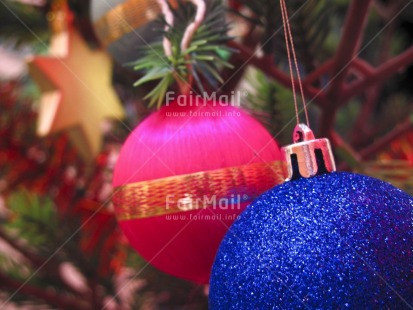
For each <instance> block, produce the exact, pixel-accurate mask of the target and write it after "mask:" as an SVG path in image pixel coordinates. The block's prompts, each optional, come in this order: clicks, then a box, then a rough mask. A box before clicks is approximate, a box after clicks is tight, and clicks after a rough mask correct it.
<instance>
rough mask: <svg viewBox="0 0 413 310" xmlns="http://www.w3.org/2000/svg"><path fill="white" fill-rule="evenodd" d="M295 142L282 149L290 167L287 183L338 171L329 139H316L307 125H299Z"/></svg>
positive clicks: (295, 129)
mask: <svg viewBox="0 0 413 310" xmlns="http://www.w3.org/2000/svg"><path fill="white" fill-rule="evenodd" d="M293 141H294V143H293V144H290V145H287V146H285V147H283V148H282V150H283V151H284V153H285V157H286V161H287V167H288V178H287V181H290V180H294V179H298V178H300V177H304V178H310V177H313V176H316V175H320V174H324V173H328V172H333V171H336V164H335V161H334V156H333V152H332V150H331V145H330V141H329V140H328V139H326V138H321V139H316V138H315V137H314V133H313V131H312V130H311V129H310V128H309V127H308V126H307V125H305V124H297V126H295V128H294V134H293Z"/></svg>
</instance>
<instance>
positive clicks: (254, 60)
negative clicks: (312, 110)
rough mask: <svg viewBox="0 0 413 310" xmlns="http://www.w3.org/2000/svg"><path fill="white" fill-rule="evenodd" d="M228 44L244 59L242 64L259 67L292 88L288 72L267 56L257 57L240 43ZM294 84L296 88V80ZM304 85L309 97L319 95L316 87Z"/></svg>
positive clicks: (305, 93)
mask: <svg viewBox="0 0 413 310" xmlns="http://www.w3.org/2000/svg"><path fill="white" fill-rule="evenodd" d="M229 46H230V47H231V48H234V49H237V50H238V51H239V55H240V57H241V58H242V59H244V61H245V64H244V66H246V65H248V64H251V65H253V66H254V67H256V68H258V69H260V70H261V71H262V72H264V73H265V74H266V75H268V76H270V77H272V78H274V79H275V80H276V81H277V82H279V83H280V84H281V85H283V86H285V87H287V88H290V89H291V88H292V85H291V78H290V76H289V75H288V74H286V73H285V72H283V71H281V70H280V69H278V68H277V67H276V66H275V65H273V64H271V63H270V62H269V61H268V58H259V57H257V56H256V55H255V53H254V51H252V50H251V49H249V48H248V47H246V46H244V45H240V44H238V43H236V42H234V41H232V42H229ZM294 84H295V86H296V88H297V89H298V87H299V85H298V81H297V80H294ZM303 87H304V89H303V90H304V95H305V96H306V97H309V98H317V97H320V95H319V94H318V91H317V89H314V88H310V87H309V86H305V85H304V86H303Z"/></svg>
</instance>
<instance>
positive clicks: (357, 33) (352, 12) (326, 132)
mask: <svg viewBox="0 0 413 310" xmlns="http://www.w3.org/2000/svg"><path fill="white" fill-rule="evenodd" d="M371 2H372V0H358V1H356V0H353V1H352V2H351V4H350V8H349V11H348V14H347V17H346V20H345V23H344V26H343V28H344V31H343V35H342V37H341V40H340V43H339V45H338V48H337V53H336V55H335V57H334V65H333V70H332V72H331V79H332V80H331V81H332V82H331V84H330V87H329V89H328V90H327V98H328V100H329V103H328V104H327V105H326V106H325V107H324V109H323V111H322V114H321V127H320V134H321V135H322V136H325V137H330V136H331V133H332V128H333V126H334V122H335V115H336V112H337V109H338V108H339V106H340V105H341V104H342V103H343V102H344V100H343V98H342V92H343V84H344V80H345V77H346V75H347V72H348V70H349V68H350V64H351V62H352V61H353V58H354V55H355V53H356V51H357V49H358V48H359V45H360V42H361V38H362V34H363V33H364V31H363V30H364V27H365V25H366V21H367V17H368V12H369V8H370V4H371Z"/></svg>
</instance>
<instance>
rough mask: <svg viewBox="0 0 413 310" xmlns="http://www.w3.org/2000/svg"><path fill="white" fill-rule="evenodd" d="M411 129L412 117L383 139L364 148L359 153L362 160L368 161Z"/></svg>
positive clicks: (412, 125) (412, 124) (412, 126)
mask: <svg viewBox="0 0 413 310" xmlns="http://www.w3.org/2000/svg"><path fill="white" fill-rule="evenodd" d="M412 128H413V116H410V118H408V119H406V120H405V121H404V122H402V123H401V124H399V125H397V126H396V127H395V128H394V129H393V130H392V131H390V132H389V133H388V134H386V135H385V136H384V137H382V138H380V139H378V140H376V141H375V142H374V143H373V144H372V145H371V146H369V147H367V148H365V149H364V150H362V151H361V152H360V155H361V157H362V159H370V158H372V157H373V156H374V155H375V154H377V153H378V152H379V151H381V150H383V149H384V148H386V147H388V146H389V144H390V143H391V142H392V141H394V140H395V139H397V138H399V137H400V136H402V135H403V134H405V133H407V132H408V131H410V130H411V129H412Z"/></svg>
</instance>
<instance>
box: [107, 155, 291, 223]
mask: <svg viewBox="0 0 413 310" xmlns="http://www.w3.org/2000/svg"><path fill="white" fill-rule="evenodd" d="M285 170H286V169H285V166H284V162H282V161H275V162H271V163H254V164H248V165H243V166H239V167H229V168H222V169H218V170H211V171H203V172H197V173H192V174H186V175H179V176H172V177H167V178H162V179H157V180H150V181H142V182H137V183H131V184H127V185H123V186H118V187H117V188H116V189H115V192H114V195H113V199H112V200H113V204H114V207H115V213H116V216H117V218H118V220H119V221H125V220H131V219H139V218H145V217H151V216H158V215H165V214H171V213H178V212H183V211H189V210H196V209H201V208H208V207H216V208H232V209H234V208H237V207H240V204H241V203H243V202H250V201H252V200H253V199H255V198H256V197H257V196H259V195H261V194H262V193H263V192H264V191H266V190H268V189H270V188H271V187H273V186H274V185H276V184H280V183H282V182H284V180H285V176H286V171H285Z"/></svg>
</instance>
